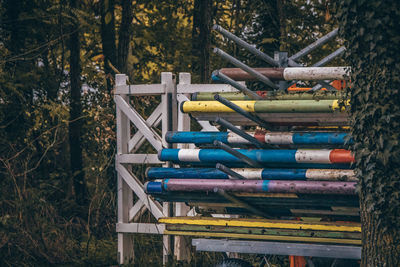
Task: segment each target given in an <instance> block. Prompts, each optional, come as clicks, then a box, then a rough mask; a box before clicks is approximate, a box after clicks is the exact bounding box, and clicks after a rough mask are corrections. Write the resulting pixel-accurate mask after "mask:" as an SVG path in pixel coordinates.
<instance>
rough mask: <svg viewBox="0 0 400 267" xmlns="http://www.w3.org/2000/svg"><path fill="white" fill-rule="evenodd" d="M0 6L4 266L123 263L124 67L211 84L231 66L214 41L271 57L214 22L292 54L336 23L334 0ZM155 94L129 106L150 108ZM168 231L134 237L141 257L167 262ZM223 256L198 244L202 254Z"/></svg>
mask: <svg viewBox="0 0 400 267" xmlns="http://www.w3.org/2000/svg"><path fill="white" fill-rule="evenodd" d="M0 3H1V5H0V17H1V23H0V264H1V266H33V265H36V266H37V265H41V266H44V265H55V264H56V265H113V264H117V262H116V253H117V250H116V244H117V242H116V232H115V223H116V181H117V179H116V174H115V170H114V155H115V145H116V144H115V143H116V142H115V106H114V103H113V99H112V90H113V82H114V75H115V74H116V73H126V74H128V76H129V81H130V82H131V83H159V82H160V73H161V72H162V71H169V72H173V73H175V74H177V73H179V72H191V73H192V75H193V76H192V81H193V82H194V83H208V82H210V81H209V79H210V72H211V70H213V69H216V68H220V67H223V66H229V64H227V63H226V62H224V61H222V60H221V59H219V58H218V57H216V56H215V55H213V54H212V52H211V50H212V47H214V46H218V47H220V48H222V49H223V50H225V51H226V52H228V53H229V54H231V55H233V56H236V57H237V58H239V59H240V60H242V61H244V62H246V63H248V64H249V65H251V66H253V67H256V66H264V65H263V62H262V61H260V60H259V59H257V58H255V57H254V56H251V55H249V54H248V53H246V52H245V51H243V50H241V49H239V48H238V47H236V46H234V45H233V44H231V43H229V42H228V41H227V40H224V39H223V38H222V37H221V36H219V35H217V34H216V33H214V32H212V30H211V26H212V25H213V24H214V23H217V24H219V25H221V26H222V27H224V28H225V29H227V30H229V31H230V32H232V33H234V34H236V35H237V36H240V37H241V38H243V39H245V40H247V41H248V42H250V43H253V44H255V45H256V46H257V47H258V48H259V49H261V50H262V51H264V52H265V53H267V54H269V55H271V56H272V55H273V52H274V51H277V50H281V51H287V52H289V55H291V54H294V53H295V52H297V51H298V50H299V49H301V48H303V47H305V46H306V45H308V44H310V43H312V42H313V41H314V40H316V39H317V38H319V37H321V36H323V35H324V34H326V33H328V32H330V31H331V30H333V29H334V28H335V27H337V20H336V19H335V12H336V11H335V7H334V5H333V4H332V3H331V2H330V1H321V0H296V1H287V0H273V1H269V0H254V1H243V0H231V1H210V0H204V1H201V0H192V1H184V0H176V1H174V0H165V1H161V0H154V1H143V0H138V1H124V0H83V1H77V0H1V1H0ZM340 45H341V44H340V42H339V43H335V42H333V43H332V42H331V43H329V44H326V45H324V46H323V47H322V48H321V49H319V50H318V51H317V52H314V53H313V54H312V55H310V56H307V57H304V58H302V62H303V63H306V64H310V63H311V64H312V63H315V62H317V61H318V60H320V59H321V58H322V57H323V56H326V55H328V54H329V53H330V52H333V51H334V50H336V49H337V48H338V47H340ZM339 63H342V62H340V59H339V62H338V61H333V62H332V63H331V65H335V64H336V65H337V64H339ZM252 86H254V87H257V86H259V85H258V84H253V85H252ZM157 101H158V100H157V99H156V98H152V97H147V98H142V99H136V100H134V101H133V103H132V104H133V105H134V106H135V108H136V109H137V110H139V111H140V112H141V113H142V115H144V114H145V112H146V111H147V110H150V109H151V108H153V107H155V106H156V105H157ZM140 179H142V180H144V179H145V178H144V177H143V176H141V177H140ZM150 217H151V216H150V215H149V214H147V213H146V214H144V215H143V216H142V218H141V220H143V221H146V220H151V218H150ZM161 240H162V239H161V236H150V235H147V236H143V235H135V247H136V251H135V253H136V255H140V257H137V258H136V259H137V261H138V262H137V264H138V266H143V264H147V265H150V266H151V265H154V266H158V265H161V262H162V257H161V256H162V253H161V246H162V243H161V242H162V241H161ZM218 257H220V256H219V255H216V254H213V253H199V254H197V256H196V257H194V262H195V264H196V265H197V266H202V264H204V262H212V261H214V260H215V258H218Z"/></svg>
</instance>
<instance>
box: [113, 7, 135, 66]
mask: <svg viewBox="0 0 400 267" xmlns="http://www.w3.org/2000/svg"><path fill="white" fill-rule="evenodd" d="M132 18H133V15H132V1H130V0H123V1H122V18H121V27H120V29H119V37H118V56H117V62H118V63H117V65H118V66H117V68H118V70H119V71H120V72H121V73H125V74H128V56H129V43H130V41H131V35H132V26H131V25H132Z"/></svg>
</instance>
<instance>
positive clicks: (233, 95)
mask: <svg viewBox="0 0 400 267" xmlns="http://www.w3.org/2000/svg"><path fill="white" fill-rule="evenodd" d="M308 89H311V88H308ZM255 93H256V94H257V95H259V96H261V97H262V98H263V99H265V100H320V99H324V100H328V99H332V100H335V99H341V98H342V96H343V93H342V92H328V91H327V92H324V93H314V94H310V93H289V94H288V93H285V94H282V93H276V92H274V91H255ZM216 94H217V93H208V92H205V93H203V92H198V93H194V94H192V98H191V99H192V101H212V100H214V96H215V95H216ZM218 94H219V95H220V96H222V97H224V98H226V99H228V100H230V101H243V100H253V99H251V98H250V97H249V96H247V95H246V94H243V93H242V92H220V93H218Z"/></svg>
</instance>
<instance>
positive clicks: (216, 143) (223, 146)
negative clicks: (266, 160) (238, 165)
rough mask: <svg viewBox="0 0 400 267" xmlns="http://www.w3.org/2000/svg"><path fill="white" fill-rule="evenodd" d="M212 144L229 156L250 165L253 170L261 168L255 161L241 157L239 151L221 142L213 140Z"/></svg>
mask: <svg viewBox="0 0 400 267" xmlns="http://www.w3.org/2000/svg"><path fill="white" fill-rule="evenodd" d="M213 144H214V146H217V147H219V148H221V149H222V150H224V151H226V152H228V153H229V154H231V155H233V156H235V157H237V158H238V159H240V160H241V161H243V162H244V163H246V164H248V165H250V166H251V167H253V168H261V167H262V166H261V164H259V163H258V162H257V161H255V160H252V159H251V158H249V157H247V156H245V155H243V154H242V153H240V152H239V151H237V150H235V149H233V148H231V147H230V146H228V145H227V144H224V143H222V142H221V141H218V140H215V141H214V143H213Z"/></svg>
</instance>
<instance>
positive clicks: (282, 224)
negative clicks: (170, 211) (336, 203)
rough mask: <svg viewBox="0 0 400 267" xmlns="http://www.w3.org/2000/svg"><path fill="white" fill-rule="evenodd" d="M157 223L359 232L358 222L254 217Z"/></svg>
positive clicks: (194, 218)
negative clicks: (323, 221)
mask: <svg viewBox="0 0 400 267" xmlns="http://www.w3.org/2000/svg"><path fill="white" fill-rule="evenodd" d="M158 222H159V223H165V224H189V225H212V226H238V227H259V228H281V229H302V230H320V231H341V232H361V226H360V224H358V223H346V224H342V225H340V224H338V223H321V222H319V223H306V222H299V221H293V222H291V221H278V220H276V221H274V220H256V219H220V218H209V217H206V218H196V217H169V218H160V219H159V220H158Z"/></svg>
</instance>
